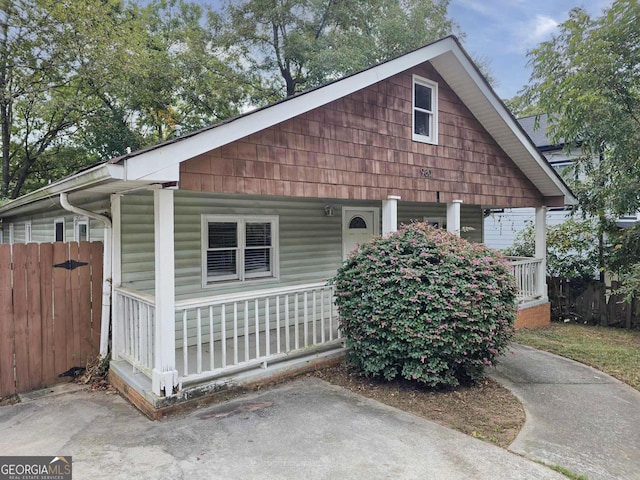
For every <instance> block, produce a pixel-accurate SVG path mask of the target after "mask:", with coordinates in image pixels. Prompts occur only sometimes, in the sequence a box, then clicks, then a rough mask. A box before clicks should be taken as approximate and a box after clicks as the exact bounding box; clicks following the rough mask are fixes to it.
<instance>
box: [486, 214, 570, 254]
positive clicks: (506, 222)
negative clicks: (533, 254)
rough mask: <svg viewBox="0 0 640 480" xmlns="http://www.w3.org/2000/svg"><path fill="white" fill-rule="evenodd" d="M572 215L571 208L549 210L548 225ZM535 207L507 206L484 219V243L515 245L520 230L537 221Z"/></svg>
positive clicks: (497, 247)
mask: <svg viewBox="0 0 640 480" xmlns="http://www.w3.org/2000/svg"><path fill="white" fill-rule="evenodd" d="M570 215H571V212H570V211H569V210H549V211H547V226H548V227H551V226H554V225H560V224H561V223H564V222H565V220H566V219H567V218H569V216H570ZM535 218H536V216H535V208H505V209H504V211H503V212H495V213H492V214H490V215H489V216H487V218H485V219H484V232H485V234H484V235H485V236H484V243H485V245H487V246H488V247H491V248H496V249H498V250H502V249H504V248H508V247H510V246H512V245H513V242H514V241H515V239H516V237H517V235H518V233H519V232H521V231H522V230H524V229H525V228H526V227H527V226H528V225H533V224H534V223H535Z"/></svg>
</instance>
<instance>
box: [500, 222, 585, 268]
mask: <svg viewBox="0 0 640 480" xmlns="http://www.w3.org/2000/svg"><path fill="white" fill-rule="evenodd" d="M503 253H504V254H505V255H509V256H516V257H534V256H535V232H534V228H533V226H531V225H528V226H527V227H526V228H525V229H523V230H522V231H520V232H518V234H517V235H516V239H515V241H514V244H513V245H512V246H511V247H509V248H507V249H505V250H504V251H503ZM597 271H598V234H597V226H596V222H595V221H594V220H589V219H587V220H580V219H577V218H575V217H570V218H568V219H567V220H566V221H565V222H563V223H561V224H560V225H554V226H549V227H547V274H548V275H550V276H552V277H561V278H566V279H568V280H571V279H589V278H593V277H594V275H595V274H596V272H597Z"/></svg>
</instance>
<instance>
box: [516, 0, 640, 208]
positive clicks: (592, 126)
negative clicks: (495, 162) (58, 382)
mask: <svg viewBox="0 0 640 480" xmlns="http://www.w3.org/2000/svg"><path fill="white" fill-rule="evenodd" d="M638 18H640V4H639V3H638V2H637V0H616V1H614V3H613V4H612V5H611V7H610V8H609V9H608V10H606V11H605V12H604V13H603V15H602V16H601V17H599V18H596V19H592V18H591V17H590V16H589V15H588V14H587V13H585V11H584V10H582V9H574V10H572V11H571V13H570V14H569V19H568V20H567V21H566V22H564V23H563V24H561V25H560V27H559V29H560V31H559V33H558V34H557V35H556V36H554V37H553V38H552V39H551V40H550V41H548V42H544V43H542V44H541V45H540V46H539V47H538V48H536V49H534V50H532V51H531V52H530V53H529V57H530V65H531V66H532V67H533V73H532V75H531V84H530V86H528V87H527V88H526V89H525V91H524V95H525V96H526V97H527V98H528V100H529V103H530V104H536V105H537V107H538V109H539V111H542V112H547V113H548V114H549V124H550V132H549V133H550V134H551V135H552V137H553V138H554V139H555V140H560V139H563V140H564V143H565V144H567V146H568V147H569V148H570V147H580V149H581V151H582V156H581V158H580V159H579V160H578V163H577V168H578V169H579V170H580V171H581V172H583V173H584V174H586V181H584V182H582V184H579V185H577V186H576V187H577V188H576V193H577V194H578V196H579V198H580V205H581V208H582V209H583V210H584V211H585V212H586V213H588V214H592V215H596V216H598V215H600V214H602V213H606V214H610V215H621V214H627V213H630V212H635V211H636V210H638V209H639V208H640V196H638V191H640V158H639V154H640V113H639V109H638V107H639V106H640V75H638V65H640V22H638ZM593 159H598V161H593Z"/></svg>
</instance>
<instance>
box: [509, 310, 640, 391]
mask: <svg viewBox="0 0 640 480" xmlns="http://www.w3.org/2000/svg"><path fill="white" fill-rule="evenodd" d="M515 341H516V342H518V343H521V344H523V345H529V346H531V347H534V348H538V349H540V350H545V351H547V352H551V353H555V354H557V355H561V356H563V357H567V358H570V359H572V360H576V361H578V362H581V363H584V364H586V365H589V366H591V367H594V368H597V369H598V370H600V371H602V372H604V373H607V374H609V375H611V376H612V377H615V378H617V379H618V380H621V381H623V382H624V383H626V384H628V385H630V386H632V387H633V388H635V389H636V390H640V331H637V330H622V329H617V328H611V327H598V326H590V325H589V326H588V325H577V324H570V323H566V324H552V325H551V326H550V327H547V328H543V329H539V330H519V331H518V332H516V337H515Z"/></svg>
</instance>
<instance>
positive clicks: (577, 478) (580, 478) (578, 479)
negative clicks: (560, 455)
mask: <svg viewBox="0 0 640 480" xmlns="http://www.w3.org/2000/svg"><path fill="white" fill-rule="evenodd" d="M534 462H536V463H539V464H540V465H544V466H545V467H547V468H550V469H551V470H554V471H556V472H558V473H561V474H562V475H564V476H565V477H567V478H570V479H571V480H589V477H587V476H585V475H580V474H579V473H575V472H572V471H571V470H569V469H568V468H564V467H561V466H560V465H550V464H548V463H544V462H541V461H540V460H534Z"/></svg>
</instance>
